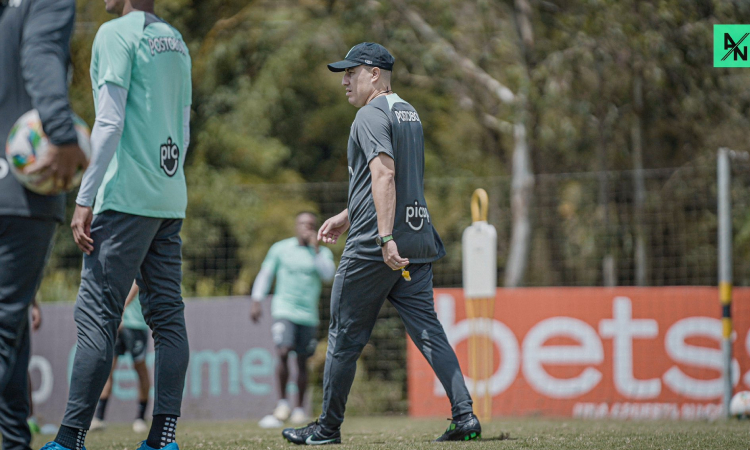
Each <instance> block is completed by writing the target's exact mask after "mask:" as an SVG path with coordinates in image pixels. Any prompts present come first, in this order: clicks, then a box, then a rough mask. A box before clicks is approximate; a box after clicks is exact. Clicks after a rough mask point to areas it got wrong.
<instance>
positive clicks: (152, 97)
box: [44, 0, 192, 450]
mask: <svg viewBox="0 0 750 450" xmlns="http://www.w3.org/2000/svg"><path fill="white" fill-rule="evenodd" d="M105 5H106V9H107V11H108V12H110V13H112V14H115V15H117V16H119V17H118V18H116V19H114V20H111V21H109V22H107V23H105V24H104V25H102V26H101V27H100V28H99V31H98V32H97V35H96V38H95V40H94V45H93V49H92V54H91V68H90V72H91V85H92V87H93V91H94V101H95V106H96V122H95V123H94V128H93V131H92V136H91V147H92V160H91V165H90V167H89V168H88V170H87V171H86V173H85V174H84V177H83V181H82V184H81V188H80V190H79V193H78V197H77V198H76V209H75V212H74V214H73V221H72V223H71V228H72V231H73V238H74V240H75V242H76V244H77V245H78V247H79V248H80V249H81V250H82V251H83V252H84V256H83V269H82V270H81V286H80V289H79V291H78V298H77V299H76V307H75V321H76V326H77V329H78V341H77V344H76V355H75V359H74V362H73V369H72V376H71V383H70V391H69V395H68V405H67V408H66V410H65V415H64V417H63V420H62V425H61V426H60V430H59V431H58V433H57V436H56V437H55V440H54V441H53V442H50V443H48V444H47V445H46V446H45V447H44V448H45V449H69V450H81V449H82V448H83V444H84V440H85V437H86V432H87V431H88V429H89V426H90V424H91V420H92V419H93V417H94V410H95V409H96V405H97V402H98V400H99V395H100V394H101V392H102V389H103V388H104V385H105V384H106V382H107V379H108V378H109V373H110V371H111V370H112V359H113V356H114V355H113V354H114V346H115V337H116V336H117V328H118V327H119V325H120V321H121V318H122V313H123V305H124V303H125V299H126V297H127V294H128V292H129V291H130V287H131V285H132V284H133V280H134V279H135V280H136V282H137V283H138V288H139V289H140V295H139V300H140V303H141V307H142V308H143V316H144V318H145V319H146V323H148V325H149V327H150V328H151V330H152V331H153V337H154V349H155V361H154V385H155V393H156V397H155V399H154V411H153V420H152V421H151V429H150V431H149V434H148V437H147V438H146V440H145V441H144V442H142V443H141V446H140V449H142V450H148V449H152V448H154V449H160V448H168V449H169V450H176V449H177V448H178V447H177V443H176V442H175V429H176V425H177V418H178V417H179V415H180V406H181V403H182V394H183V388H184V384H185V371H186V369H187V365H188V359H189V348H188V340H187V332H186V330H185V317H184V307H185V305H184V304H183V301H182V293H181V288H180V283H181V280H182V255H181V250H182V241H181V239H180V229H181V227H182V220H183V219H184V217H185V208H186V206H187V189H186V186H185V174H184V171H183V163H184V161H185V152H186V150H187V147H188V142H189V118H190V104H191V96H192V92H191V77H190V71H191V69H190V66H191V63H190V55H189V53H188V49H187V46H186V45H185V42H183V40H182V36H181V35H180V33H179V32H178V31H177V30H176V29H175V28H174V27H172V26H171V25H169V24H168V23H166V22H164V21H163V20H162V19H160V18H159V17H157V16H156V15H155V14H154V2H153V0H107V1H106V2H105ZM95 196H96V202H94V197H95ZM92 206H93V209H92Z"/></svg>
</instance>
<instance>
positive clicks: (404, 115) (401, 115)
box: [393, 111, 421, 123]
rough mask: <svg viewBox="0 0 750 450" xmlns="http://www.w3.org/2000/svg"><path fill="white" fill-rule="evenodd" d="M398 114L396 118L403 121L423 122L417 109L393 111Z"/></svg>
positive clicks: (399, 121)
mask: <svg viewBox="0 0 750 450" xmlns="http://www.w3.org/2000/svg"><path fill="white" fill-rule="evenodd" d="M393 113H394V114H396V120H398V123H401V122H421V120H419V114H417V112H416V111H393Z"/></svg>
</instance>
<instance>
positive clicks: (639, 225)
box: [630, 69, 648, 286]
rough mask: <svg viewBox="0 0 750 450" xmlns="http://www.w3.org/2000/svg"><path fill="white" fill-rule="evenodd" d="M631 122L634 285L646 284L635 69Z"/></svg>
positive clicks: (639, 104) (640, 101)
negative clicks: (633, 192)
mask: <svg viewBox="0 0 750 450" xmlns="http://www.w3.org/2000/svg"><path fill="white" fill-rule="evenodd" d="M633 106H634V108H633V112H634V114H633V123H632V126H631V130H630V136H631V140H632V141H633V142H632V144H633V189H634V190H635V199H634V211H633V216H634V217H633V219H634V224H635V255H634V257H635V285H636V286H645V285H646V284H648V268H647V260H648V258H647V255H646V236H645V231H644V226H643V216H644V214H645V210H646V183H645V181H644V173H643V126H642V124H643V121H642V114H643V77H642V76H641V74H640V71H639V70H638V69H636V73H635V76H634V77H633Z"/></svg>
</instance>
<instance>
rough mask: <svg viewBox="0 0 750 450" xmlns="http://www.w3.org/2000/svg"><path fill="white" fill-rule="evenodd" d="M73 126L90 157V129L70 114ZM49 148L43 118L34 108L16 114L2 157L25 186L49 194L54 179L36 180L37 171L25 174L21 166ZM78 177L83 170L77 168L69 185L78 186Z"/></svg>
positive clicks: (79, 143)
mask: <svg viewBox="0 0 750 450" xmlns="http://www.w3.org/2000/svg"><path fill="white" fill-rule="evenodd" d="M73 126H74V127H75V130H76V134H77V135H78V146H79V147H81V150H82V151H83V153H84V154H85V155H86V158H91V142H90V140H89V138H90V134H91V133H90V131H89V127H88V125H86V122H84V121H83V120H82V119H81V118H80V117H78V116H77V115H75V114H73ZM48 149H49V140H48V139H47V135H46V134H44V130H43V129H42V121H41V120H40V119H39V113H38V112H37V111H36V110H35V109H32V110H31V111H29V112H27V113H26V114H24V115H22V116H21V117H19V118H18V120H17V121H16V123H15V124H14V125H13V128H11V129H10V134H8V141H7V142H6V144H5V158H6V159H7V160H8V162H9V163H10V171H11V172H12V173H13V175H15V176H16V178H17V179H18V181H19V182H20V183H21V184H22V185H23V186H24V187H26V189H28V190H30V191H32V192H36V193H37V194H42V195H49V194H50V193H51V192H53V191H54V188H55V187H54V184H53V181H52V180H51V179H48V180H46V181H44V182H42V183H39V182H38V179H39V175H38V174H36V175H33V176H30V175H26V174H24V173H23V170H24V168H26V166H28V165H30V164H32V163H33V162H34V161H36V160H37V159H39V158H42V157H43V156H44V155H45V154H46V153H47V150H48ZM81 178H83V170H81V169H79V170H78V172H77V173H76V174H75V176H74V177H73V180H72V182H71V187H76V186H78V185H79V184H80V183H81Z"/></svg>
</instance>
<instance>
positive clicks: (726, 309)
mask: <svg viewBox="0 0 750 450" xmlns="http://www.w3.org/2000/svg"><path fill="white" fill-rule="evenodd" d="M730 152H731V150H729V149H728V148H723V147H722V148H720V149H719V154H718V161H717V182H718V185H719V186H718V195H719V199H718V203H719V300H720V301H721V310H722V314H721V322H722V343H721V349H722V356H723V360H724V374H723V379H724V398H723V400H724V414H726V416H727V417H729V416H730V414H729V403H730V401H731V400H732V391H733V388H732V201H731V193H730V184H731V176H732V175H731V169H730V165H729V157H730Z"/></svg>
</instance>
